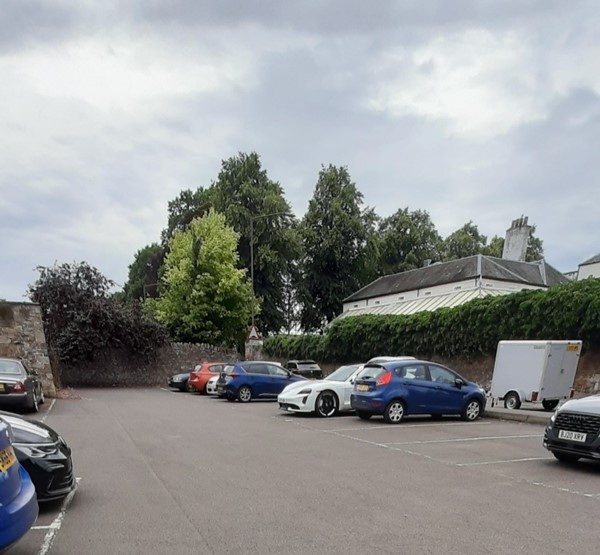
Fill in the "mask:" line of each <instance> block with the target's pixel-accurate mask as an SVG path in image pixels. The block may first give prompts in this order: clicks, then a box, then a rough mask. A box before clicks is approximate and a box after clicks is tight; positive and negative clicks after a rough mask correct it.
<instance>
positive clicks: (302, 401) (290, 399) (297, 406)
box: [277, 393, 315, 413]
mask: <svg viewBox="0 0 600 555" xmlns="http://www.w3.org/2000/svg"><path fill="white" fill-rule="evenodd" d="M277 402H278V403H279V408H280V409H281V410H283V411H286V412H304V413H310V412H314V410H315V401H314V395H313V394H312V393H309V394H306V393H305V394H303V395H299V394H291V395H283V394H280V395H279V396H278V397H277Z"/></svg>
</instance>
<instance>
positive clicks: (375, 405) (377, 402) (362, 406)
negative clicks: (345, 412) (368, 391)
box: [350, 393, 386, 414]
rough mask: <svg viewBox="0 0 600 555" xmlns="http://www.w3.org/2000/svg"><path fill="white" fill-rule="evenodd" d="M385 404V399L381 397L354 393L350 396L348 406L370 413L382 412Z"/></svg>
mask: <svg viewBox="0 0 600 555" xmlns="http://www.w3.org/2000/svg"><path fill="white" fill-rule="evenodd" d="M385 405H386V403H385V400H384V399H382V398H381V397H375V396H373V397H371V396H367V395H356V394H354V393H353V394H352V395H351V396H350V406H351V407H352V409H353V410H359V411H362V412H369V413H371V414H383V410H384V409H385Z"/></svg>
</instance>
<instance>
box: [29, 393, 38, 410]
mask: <svg viewBox="0 0 600 555" xmlns="http://www.w3.org/2000/svg"><path fill="white" fill-rule="evenodd" d="M29 410H30V411H31V412H38V411H39V410H40V407H39V404H38V398H37V397H36V396H35V391H32V392H31V403H30V404H29Z"/></svg>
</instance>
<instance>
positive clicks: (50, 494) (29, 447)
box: [0, 411, 75, 501]
mask: <svg viewBox="0 0 600 555" xmlns="http://www.w3.org/2000/svg"><path fill="white" fill-rule="evenodd" d="M0 418H2V420H4V421H5V422H7V423H8V424H10V427H11V428H12V431H13V437H14V441H13V449H14V451H15V454H16V455H17V459H18V460H19V463H20V464H21V466H22V467H23V468H24V469H25V470H26V471H27V472H28V474H29V476H31V481H32V482H33V485H34V486H35V492H36V495H37V498H38V501H53V500H54V499H60V498H61V497H64V496H65V495H67V494H68V493H69V492H70V491H72V490H73V488H74V487H75V477H74V475H73V462H72V460H71V449H70V448H69V446H68V445H67V444H66V442H65V440H64V439H63V438H62V437H60V436H59V435H58V434H57V433H56V432H55V431H54V430H53V429H52V428H50V426H46V424H43V423H42V422H38V421H36V420H27V419H25V418H23V417H22V416H19V415H18V414H13V413H10V412H3V411H0Z"/></svg>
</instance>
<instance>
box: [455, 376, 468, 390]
mask: <svg viewBox="0 0 600 555" xmlns="http://www.w3.org/2000/svg"><path fill="white" fill-rule="evenodd" d="M454 385H455V386H456V387H459V388H460V387H462V386H463V385H466V384H465V380H463V379H461V378H456V379H455V380H454Z"/></svg>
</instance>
